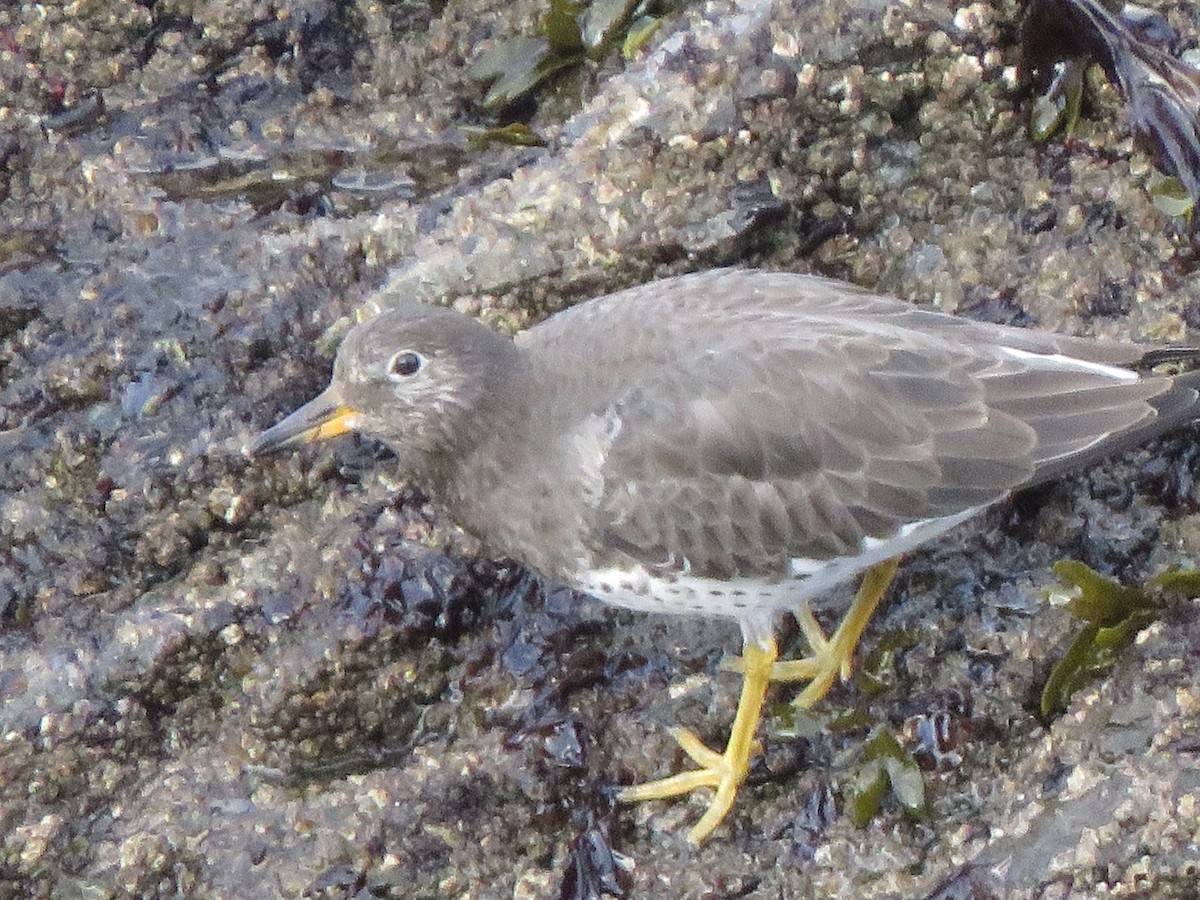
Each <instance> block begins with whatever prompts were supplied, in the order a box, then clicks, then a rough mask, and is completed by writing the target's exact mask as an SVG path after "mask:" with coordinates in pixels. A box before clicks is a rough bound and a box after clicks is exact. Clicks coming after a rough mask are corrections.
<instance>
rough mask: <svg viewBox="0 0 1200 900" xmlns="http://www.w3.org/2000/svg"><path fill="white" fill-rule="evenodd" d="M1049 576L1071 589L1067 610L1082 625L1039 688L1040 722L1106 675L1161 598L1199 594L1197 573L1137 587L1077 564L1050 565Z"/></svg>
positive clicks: (1148, 620) (1153, 613) (1155, 613)
mask: <svg viewBox="0 0 1200 900" xmlns="http://www.w3.org/2000/svg"><path fill="white" fill-rule="evenodd" d="M1054 574H1055V575H1057V576H1058V577H1059V578H1061V579H1062V580H1063V581H1065V582H1067V583H1068V584H1071V585H1073V586H1074V590H1073V591H1072V594H1071V599H1070V600H1069V601H1068V603H1067V606H1068V608H1069V609H1070V610H1071V612H1072V613H1073V614H1074V615H1075V616H1076V618H1079V619H1081V620H1082V621H1083V622H1084V626H1083V628H1081V629H1080V630H1079V632H1078V633H1077V634H1076V635H1075V638H1074V640H1072V642H1071V645H1070V647H1068V648H1067V651H1066V652H1065V653H1064V654H1063V655H1062V658H1061V659H1059V661H1058V662H1057V663H1056V664H1055V665H1054V668H1053V669H1051V671H1050V675H1049V676H1048V677H1047V678H1046V683H1045V685H1044V686H1043V687H1042V695H1041V702H1040V708H1041V713H1042V715H1043V716H1044V717H1046V718H1052V717H1054V716H1056V715H1059V714H1061V713H1062V712H1064V711H1065V710H1066V709H1067V707H1068V706H1069V705H1070V702H1071V698H1072V697H1073V696H1074V695H1075V692H1076V691H1078V690H1079V689H1080V688H1082V687H1086V686H1087V685H1088V684H1091V683H1092V682H1093V681H1095V680H1096V679H1098V678H1100V677H1102V676H1104V675H1105V674H1107V672H1108V671H1109V669H1111V668H1112V665H1113V663H1114V662H1115V661H1116V659H1117V657H1118V656H1119V655H1120V653H1121V651H1122V650H1124V649H1125V648H1126V647H1128V646H1129V645H1130V644H1132V643H1133V642H1134V640H1135V639H1136V638H1137V635H1138V632H1140V631H1141V630H1142V629H1143V628H1145V627H1146V626H1147V625H1149V624H1150V623H1152V622H1154V621H1155V620H1156V619H1157V618H1158V616H1159V611H1160V609H1161V598H1162V595H1164V594H1168V595H1173V596H1183V597H1193V596H1197V595H1200V572H1197V571H1188V570H1177V571H1171V572H1167V573H1165V574H1163V575H1159V576H1158V577H1156V578H1153V579H1151V580H1150V581H1148V582H1147V583H1146V584H1145V585H1143V586H1140V587H1128V586H1126V585H1123V584H1121V583H1120V582H1118V581H1115V580H1113V579H1111V578H1105V577H1104V576H1103V575H1101V574H1099V573H1098V572H1096V571H1094V570H1092V569H1090V568H1089V567H1088V566H1086V565H1084V564H1083V563H1081V562H1078V561H1077V560H1060V561H1059V562H1057V563H1055V564H1054Z"/></svg>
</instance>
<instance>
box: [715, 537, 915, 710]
mask: <svg viewBox="0 0 1200 900" xmlns="http://www.w3.org/2000/svg"><path fill="white" fill-rule="evenodd" d="M899 562H900V561H899V558H893V559H889V560H885V561H884V562H881V563H877V564H876V565H874V566H872V567H871V568H870V569H868V570H867V571H866V573H865V574H864V575H863V580H862V584H860V585H859V587H858V593H857V594H856V595H855V597H854V601H853V602H852V603H851V604H850V609H849V610H847V612H846V615H845V616H844V617H843V618H842V621H841V624H839V625H838V627H837V630H836V631H834V633H833V636H832V637H826V636H825V632H824V631H823V630H822V629H821V625H820V623H819V622H817V619H816V616H814V615H813V614H812V611H811V610H810V609H809V608H808V606H807V605H805V606H801V607H800V608H799V609H798V610H797V611H796V621H797V622H798V623H799V625H800V630H801V631H802V632H804V639H805V640H806V641H807V642H808V646H809V649H810V650H811V653H810V654H809V655H808V656H806V657H804V658H803V659H789V660H784V661H782V662H776V663H775V664H774V665H773V666H772V667H771V676H770V678H771V681H788V682H793V681H807V682H808V684H807V685H806V686H805V688H804V690H803V691H801V692H800V696H798V697H797V698H796V699H795V701H794V703H795V705H796V706H798V707H800V708H801V709H809V708H810V707H812V706H813V705H815V704H816V703H817V702H818V701H819V700H821V699H822V698H823V697H824V696H825V695H826V694H827V693H829V689H830V688H831V687H833V683H834V681H835V680H837V679H839V678H840V679H841V680H842V681H845V680H847V679H848V678H849V677H850V673H851V671H852V670H853V668H854V650H855V647H857V646H858V641H859V638H861V637H862V633H863V631H865V630H866V627H867V623H869V622H870V621H871V616H872V615H874V613H875V609H876V608H877V607H878V606H879V601H880V600H882V599H883V595H884V594H885V593H886V592H887V589H888V587H889V585H891V583H892V579H893V578H894V577H895V575H896V568H897V566H898V565H899ZM723 667H724V668H726V669H728V670H730V671H734V672H741V671H744V669H745V661H744V660H742V659H740V658H735V659H730V660H726V661H725V663H724V664H723Z"/></svg>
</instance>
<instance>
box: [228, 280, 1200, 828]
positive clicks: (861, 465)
mask: <svg viewBox="0 0 1200 900" xmlns="http://www.w3.org/2000/svg"><path fill="white" fill-rule="evenodd" d="M1178 355H1180V356H1181V357H1183V358H1187V357H1188V354H1187V351H1180V352H1179V354H1178ZM1191 355H1192V356H1194V355H1195V353H1194V352H1193V353H1192V354H1191ZM1175 356H1176V351H1172V350H1169V349H1165V350H1157V351H1155V350H1152V349H1151V350H1147V348H1145V347H1139V346H1137V345H1132V344H1109V343H1101V342H1096V341H1093V340H1087V339H1081V338H1073V337H1067V336H1062V335H1056V334H1048V333H1041V332H1034V331H1028V330H1024V329H1019V328H1012V327H1005V326H1001V325H994V324H987V323H981V322H975V321H971V320H967V319H962V318H957V317H954V316H949V315H944V314H941V313H937V312H932V311H928V310H924V309H920V308H917V307H914V306H912V305H909V304H906V303H903V302H900V301H898V300H893V299H889V298H886V297H881V296H878V295H874V294H872V293H870V292H868V291H865V290H862V289H859V288H856V287H853V286H851V285H848V284H844V283H841V282H837V281H831V280H828V279H824V278H818V277H812V276H805V275H793V274H784V273H769V272H763V271H751V270H743V269H726V270H720V271H712V272H705V273H700V274H694V275H685V276H681V277H676V278H669V279H666V280H662V281H658V282H654V283H650V284H647V285H643V286H641V287H636V288H633V289H631V290H626V291H622V292H620V293H617V294H612V295H610V296H606V297H600V298H598V299H594V300H591V301H588V302H585V303H581V304H579V305H577V306H575V307H573V308H571V309H568V310H566V311H564V312H560V313H558V314H557V315H554V316H551V317H550V318H549V319H547V320H546V321H544V322H542V323H541V324H539V325H537V326H535V327H533V328H530V329H529V330H527V331H524V332H522V333H520V334H518V335H517V336H516V337H515V338H514V339H511V340H510V339H508V338H505V337H502V336H500V335H498V334H496V333H495V332H493V331H491V330H489V329H488V328H486V327H484V326H483V325H481V324H480V323H478V322H477V321H475V320H474V319H472V318H470V317H468V316H465V315H461V314H459V313H457V312H454V311H452V310H449V309H445V308H442V307H435V306H428V305H423V304H417V303H403V302H397V305H396V306H395V308H393V309H391V310H390V311H388V312H385V313H383V314H382V315H380V316H378V317H377V318H375V319H372V320H370V321H368V322H365V323H363V324H360V325H358V326H356V327H354V328H353V329H351V330H350V332H349V333H348V334H347V335H346V338H345V340H344V341H343V343H342V345H341V347H340V349H339V352H338V355H337V361H336V363H335V366H334V372H333V379H332V382H331V383H330V385H329V387H328V388H327V389H326V390H325V391H324V392H323V393H322V394H321V395H320V396H318V397H317V398H316V399H314V400H312V401H311V402H309V403H307V404H306V405H304V406H302V407H301V408H300V409H298V410H297V411H296V412H294V413H292V414H291V415H290V416H288V417H287V418H285V419H284V420H283V421H282V422H280V423H279V424H278V425H276V426H275V427H273V428H271V429H269V430H267V431H265V432H263V433H262V434H261V435H260V436H259V437H258V438H257V440H255V441H254V443H253V445H252V446H251V448H250V451H251V452H252V453H253V454H263V453H267V452H270V451H276V450H280V449H282V448H285V447H290V446H293V445H295V444H298V443H301V442H305V441H311V440H315V439H321V438H328V437H332V436H334V435H338V434H342V433H343V432H347V431H358V432H362V433H364V434H366V435H368V436H371V437H374V438H377V439H379V440H381V441H383V442H384V443H386V444H387V445H388V446H389V447H391V448H392V449H393V450H394V451H395V453H396V457H397V461H398V465H399V467H400V469H401V470H402V473H403V474H404V475H406V476H407V477H408V478H409V479H410V480H411V481H413V482H414V483H417V484H420V485H422V486H423V487H424V488H425V489H426V490H427V491H429V493H430V495H431V496H432V497H433V498H434V499H435V500H436V501H439V502H440V503H441V504H443V505H444V507H445V509H446V510H447V511H448V512H449V514H450V515H451V516H452V517H453V518H454V519H455V520H456V521H457V522H458V523H459V524H460V525H462V526H463V527H464V528H466V529H468V530H469V531H471V532H474V533H475V534H476V535H477V536H478V537H479V538H481V539H482V541H483V543H484V545H485V546H486V548H487V549H488V551H489V552H493V553H496V554H503V555H507V556H511V557H514V558H517V559H520V560H523V561H524V562H526V563H528V564H529V565H530V566H533V567H535V568H536V569H537V570H539V571H540V572H541V573H543V575H544V576H546V577H547V578H548V579H551V580H554V581H559V582H563V583H565V584H568V585H571V586H573V587H574V588H576V589H578V590H580V591H582V592H585V593H587V594H591V595H593V596H595V597H598V598H600V599H601V600H603V601H605V602H608V603H613V604H617V605H619V606H624V607H632V608H634V609H638V610H646V611H650V612H660V613H690V614H696V615H702V616H723V617H726V618H729V619H732V620H734V621H736V622H737V623H738V624H739V625H740V626H741V631H742V635H743V651H742V658H741V663H740V665H739V666H738V668H739V670H740V671H741V672H742V673H743V682H742V693H741V698H740V701H739V705H738V709H737V713H736V716H735V719H734V723H733V726H732V728H731V733H730V736H729V740H728V743H727V745H726V747H725V750H724V751H723V752H717V751H714V750H711V749H709V748H708V747H707V746H705V745H704V744H703V743H702V742H701V741H700V739H699V738H698V737H696V736H695V735H694V734H693V733H692V732H690V731H687V730H685V729H677V730H675V731H674V736H675V737H676V739H677V740H678V741H679V743H680V744H681V745H682V748H683V749H684V751H686V753H687V754H688V756H690V757H691V758H692V760H694V761H695V763H696V765H697V768H695V769H693V770H690V771H686V772H683V773H681V774H677V775H673V776H669V777H666V778H662V779H660V780H657V781H652V782H649V783H647V784H642V785H639V786H635V787H629V788H626V789H624V790H623V791H622V793H621V795H620V796H621V798H622V799H624V800H647V799H655V798H664V797H671V796H676V795H680V794H686V793H688V792H691V791H693V790H695V789H696V788H700V787H709V788H714V789H715V793H714V795H713V797H712V799H711V801H710V805H709V806H708V808H707V811H706V812H705V813H704V815H703V817H702V818H701V819H700V820H699V821H698V823H697V824H696V825H695V827H694V828H693V829H692V830H691V832H690V837H691V838H692V840H694V841H696V842H699V841H700V840H702V839H703V838H704V837H706V836H707V835H708V834H709V833H710V832H711V831H712V830H713V829H714V828H715V827H716V826H717V824H718V823H720V821H721V820H722V819H723V818H724V816H725V815H726V814H727V813H728V811H729V810H730V808H731V807H732V805H733V802H734V797H735V795H736V793H737V790H738V788H739V787H740V785H741V784H742V782H743V781H744V779H745V777H746V774H747V772H748V770H749V764H750V759H751V757H752V755H753V754H754V753H755V752H756V749H757V745H756V744H755V741H754V734H755V731H756V729H757V726H758V720H759V716H760V712H761V709H762V705H763V702H764V698H765V695H766V691H767V688H768V686H769V684H770V682H772V681H807V682H808V684H807V686H806V687H805V688H804V690H803V692H802V693H801V695H800V697H799V699H798V702H799V703H800V704H801V705H804V706H809V705H811V704H813V703H815V702H816V701H818V700H819V699H820V698H821V697H822V696H824V694H825V693H826V692H827V691H828V690H829V688H830V686H831V685H832V684H833V682H834V680H835V679H838V678H846V677H848V675H849V673H850V667H851V658H852V654H853V652H854V648H855V645H856V643H857V641H858V639H859V636H860V635H861V634H862V632H863V630H864V628H865V627H866V625H867V622H868V620H869V619H870V617H871V615H872V614H873V612H874V610H875V607H876V606H877V605H878V603H879V601H880V599H881V597H882V596H883V594H884V593H885V591H886V589H887V587H888V584H889V583H890V581H891V579H892V575H893V573H894V572H895V569H896V558H897V557H898V556H899V555H900V554H903V553H904V552H906V551H908V550H911V549H912V548H914V547H916V546H917V545H918V544H921V543H922V542H924V541H927V540H929V539H930V538H932V537H934V536H935V535H938V534H940V533H942V532H944V531H946V530H947V529H950V528H952V527H954V526H955V525H957V524H958V523H960V522H962V521H964V520H965V519H967V518H969V517H970V516H973V515H975V514H976V513H978V512H980V511H981V510H983V509H984V508H985V507H987V506H988V505H989V504H993V503H996V502H997V501H999V500H1001V499H1002V498H1004V497H1005V496H1007V495H1008V494H1009V493H1010V492H1011V491H1013V490H1016V489H1019V488H1023V487H1027V486H1029V485H1031V484H1035V483H1037V482H1039V481H1043V480H1045V479H1049V478H1052V477H1054V476H1056V475H1058V474H1060V473H1062V472H1064V471H1066V470H1069V469H1075V468H1079V467H1081V466H1084V465H1086V464H1087V463H1089V462H1091V461H1093V460H1095V459H1097V458H1098V457H1100V456H1102V455H1105V454H1108V453H1111V452H1113V451H1114V450H1117V449H1119V448H1122V447H1125V446H1128V445H1131V444H1133V443H1135V442H1138V441H1141V440H1144V439H1146V438H1148V437H1150V436H1152V435H1154V434H1157V433H1159V432H1161V431H1164V430H1166V429H1168V428H1170V427H1171V426H1173V425H1175V424H1178V423H1181V422H1184V421H1188V420H1190V419H1192V418H1194V417H1195V415H1196V409H1197V387H1198V385H1200V375H1192V374H1184V375H1179V376H1172V375H1169V374H1162V373H1161V372H1160V371H1156V370H1155V369H1156V366H1157V364H1159V363H1161V362H1164V361H1170V360H1172V359H1173V358H1175ZM861 573H865V575H864V577H863V580H862V584H861V585H860V587H859V590H858V593H857V595H856V596H855V597H854V599H853V601H852V602H851V603H850V606H849V609H848V611H847V612H846V613H845V616H844V618H843V619H842V621H841V624H840V625H839V626H838V627H837V628H836V630H835V631H834V632H833V633H832V635H831V636H828V637H827V636H826V634H825V632H824V631H823V630H822V629H821V626H820V625H819V624H818V622H817V620H816V618H815V616H814V615H813V613H812V612H811V611H810V609H809V603H810V601H814V600H815V599H816V598H818V597H820V596H821V595H822V594H824V593H826V592H827V591H828V590H829V589H830V588H832V587H833V586H835V585H837V584H839V583H841V582H844V581H848V580H850V579H853V578H854V577H855V576H857V575H859V574H861ZM785 613H794V614H795V615H796V617H797V620H798V622H799V624H800V627H801V630H802V632H803V634H804V636H805V638H806V639H807V641H808V643H809V645H810V650H811V653H810V655H809V656H808V657H806V658H804V659H800V660H794V661H786V662H781V661H778V660H777V656H778V654H777V649H776V644H775V637H774V634H775V626H776V624H777V621H778V620H779V618H780V616H781V615H783V614H785Z"/></svg>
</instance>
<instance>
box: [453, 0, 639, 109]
mask: <svg viewBox="0 0 1200 900" xmlns="http://www.w3.org/2000/svg"><path fill="white" fill-rule="evenodd" d="M660 6H661V4H659V3H656V2H653V0H592V2H591V3H587V4H582V3H579V2H576V0H549V2H548V4H547V10H546V12H545V14H544V15H543V16H542V18H541V21H540V22H539V24H538V32H537V34H535V35H520V36H517V37H513V38H509V39H508V40H505V41H501V42H500V43H498V44H497V45H496V46H495V47H493V48H492V49H491V50H489V51H488V52H486V53H484V54H483V55H482V56H481V57H480V58H479V59H478V60H476V61H475V63H474V65H472V66H471V70H470V74H471V77H472V78H475V79H477V80H478V81H483V82H487V83H488V84H489V87H488V90H487V92H486V93H485V94H484V97H483V100H482V101H481V102H482V104H483V106H484V108H485V109H487V110H489V111H490V112H492V113H493V114H499V113H501V112H502V111H503V110H505V109H506V108H507V107H509V106H510V105H511V104H512V103H513V102H514V101H516V100H518V99H520V98H522V97H525V96H528V95H530V94H532V93H533V92H534V91H536V90H537V89H538V88H540V87H541V86H543V85H544V84H546V83H547V82H548V81H550V80H551V79H552V78H554V77H555V76H557V75H558V74H560V73H562V72H565V71H567V70H569V69H574V68H577V67H578V66H581V65H582V64H583V63H584V62H585V61H587V60H589V59H591V60H600V59H603V58H604V57H605V56H607V55H608V53H609V52H610V51H611V50H612V49H613V48H614V47H616V46H621V47H622V52H623V53H624V54H625V56H626V57H628V56H629V55H630V54H632V53H633V52H636V50H637V49H638V48H641V47H643V46H644V45H645V43H646V42H647V41H648V40H649V38H650V35H652V34H653V33H654V31H655V29H656V28H657V26H658V24H660V23H661V20H662V15H663V13H662V12H661V11H660V9H659V7H660ZM635 24H636V37H635V32H634V31H633V30H632V28H633V26H634V25H635ZM631 38H633V41H632V43H631Z"/></svg>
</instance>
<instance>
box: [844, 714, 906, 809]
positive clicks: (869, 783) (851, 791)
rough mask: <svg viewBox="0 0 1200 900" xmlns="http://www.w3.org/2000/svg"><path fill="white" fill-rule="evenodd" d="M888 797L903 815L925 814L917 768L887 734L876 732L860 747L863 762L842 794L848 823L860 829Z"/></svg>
mask: <svg viewBox="0 0 1200 900" xmlns="http://www.w3.org/2000/svg"><path fill="white" fill-rule="evenodd" d="M889 794H890V795H891V796H893V797H895V798H896V800H897V801H898V802H899V803H900V806H901V808H902V809H903V810H904V812H905V814H907V815H909V816H911V817H913V818H916V817H918V816H920V815H921V814H922V813H924V812H925V809H926V804H925V779H924V777H923V776H922V775H921V768H920V766H918V765H917V761H916V760H915V759H914V758H913V755H912V754H911V753H909V752H908V751H907V750H905V749H904V748H903V747H902V746H900V742H899V741H897V740H896V739H895V738H894V737H893V736H892V734H891V732H889V731H887V730H886V729H880V730H879V731H877V732H875V734H873V735H872V736H871V737H870V739H869V740H868V741H867V742H866V744H864V745H863V763H862V765H861V766H860V767H859V769H858V771H857V772H856V773H855V774H854V776H853V778H852V780H851V782H850V784H848V785H847V786H846V788H845V790H844V791H843V800H844V801H845V805H846V814H847V815H848V816H849V817H850V821H852V822H853V823H854V824H855V825H856V826H857V827H859V828H862V827H863V826H864V825H866V824H867V823H868V822H870V821H871V820H872V819H873V818H875V816H876V815H878V813H879V810H880V809H882V807H883V803H884V801H885V800H887V798H888V796H889Z"/></svg>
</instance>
